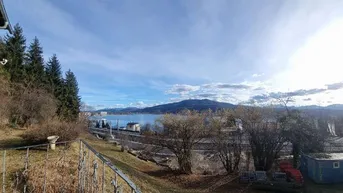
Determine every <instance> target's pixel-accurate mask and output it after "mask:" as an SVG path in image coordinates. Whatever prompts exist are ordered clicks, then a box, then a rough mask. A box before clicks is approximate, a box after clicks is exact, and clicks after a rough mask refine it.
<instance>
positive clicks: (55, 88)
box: [45, 54, 63, 98]
mask: <svg viewBox="0 0 343 193" xmlns="http://www.w3.org/2000/svg"><path fill="white" fill-rule="evenodd" d="M45 73H46V76H47V82H48V88H49V89H48V90H49V91H50V92H51V93H53V94H54V95H55V97H56V98H59V95H61V92H62V83H63V77H62V71H61V65H60V62H59V61H58V59H57V56H56V54H54V55H53V56H52V57H51V58H50V59H49V61H48V62H47V65H46V68H45Z"/></svg>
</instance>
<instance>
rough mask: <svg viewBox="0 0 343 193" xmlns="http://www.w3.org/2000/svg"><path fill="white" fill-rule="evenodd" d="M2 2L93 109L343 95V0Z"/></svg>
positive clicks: (322, 101)
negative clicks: (69, 74)
mask: <svg viewBox="0 0 343 193" xmlns="http://www.w3.org/2000/svg"><path fill="white" fill-rule="evenodd" d="M4 1H5V6H6V9H7V13H8V15H9V17H10V20H11V22H12V24H15V23H19V24H20V25H21V26H22V27H23V29H24V33H25V34H26V36H27V39H28V41H31V40H32V39H33V37H34V36H37V37H38V38H39V39H40V41H41V43H42V45H43V47H44V56H45V57H46V59H47V58H48V57H50V56H51V55H52V54H53V53H56V54H57V56H58V58H59V59H60V62H61V64H62V66H63V70H64V71H66V70H68V69H71V70H72V71H73V72H74V73H75V74H76V76H77V78H78V82H79V88H80V95H81V97H82V101H84V102H85V103H87V104H88V105H92V106H94V107H96V108H102V107H125V106H138V107H144V106H150V105H155V104H162V103H168V102H173V101H179V100H183V99H190V98H199V99H200V98H207V99H213V100H217V101H224V102H231V103H235V104H236V103H252V102H254V103H255V104H259V103H261V104H263V103H269V102H270V100H271V99H272V98H275V97H280V96H282V97H287V96H290V97H292V98H293V99H294V100H295V102H294V103H295V105H311V104H314V105H329V104H334V103H343V97H342V96H343V1H342V0H259V1H254V0H237V1H236V0H211V1H210V0H163V1H160V0H144V1H143V0H125V1H124V0H118V1H117V0H116V1H114V0H73V1H70V0H58V1H55V0H30V1H28V0H4ZM2 33H4V32H2Z"/></svg>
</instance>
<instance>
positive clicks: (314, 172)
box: [300, 153, 343, 184]
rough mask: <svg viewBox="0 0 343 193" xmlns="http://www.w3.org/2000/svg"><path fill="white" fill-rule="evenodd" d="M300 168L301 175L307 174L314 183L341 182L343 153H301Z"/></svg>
mask: <svg viewBox="0 0 343 193" xmlns="http://www.w3.org/2000/svg"><path fill="white" fill-rule="evenodd" d="M341 166H342V167H341ZM300 170H301V172H302V173H303V175H307V176H308V177H309V178H310V179H312V180H313V181H314V182H316V183H320V184H334V183H342V182H343V153H315V154H308V155H302V156H301V166H300Z"/></svg>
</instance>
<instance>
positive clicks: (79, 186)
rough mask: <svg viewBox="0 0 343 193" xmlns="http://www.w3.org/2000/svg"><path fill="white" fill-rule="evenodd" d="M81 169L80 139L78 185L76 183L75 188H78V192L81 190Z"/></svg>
mask: <svg viewBox="0 0 343 193" xmlns="http://www.w3.org/2000/svg"><path fill="white" fill-rule="evenodd" d="M81 169H82V141H81V140H80V154H79V167H78V170H79V172H78V185H77V187H78V188H77V189H78V192H79V193H80V192H81V183H82V182H81V178H82V177H81Z"/></svg>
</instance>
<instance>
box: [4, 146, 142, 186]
mask: <svg viewBox="0 0 343 193" xmlns="http://www.w3.org/2000/svg"><path fill="white" fill-rule="evenodd" d="M56 145H57V146H56V149H55V150H51V149H50V148H49V144H40V145H32V146H23V147H16V148H7V149H1V150H0V156H2V158H1V159H0V167H1V172H2V173H1V174H2V175H1V177H2V180H0V184H1V192H2V193H5V192H24V193H29V192H30V193H31V192H43V193H50V192H51V193H53V192H65V193H67V192H68V193H69V192H79V193H88V192H90V193H93V192H94V193H95V192H96V193H97V192H102V193H104V192H115V193H140V190H139V189H138V188H137V187H136V185H135V184H134V183H133V182H132V181H131V180H130V179H128V177H127V176H126V175H124V174H123V172H121V171H120V170H119V169H118V168H116V167H115V166H114V165H113V164H112V163H111V161H109V159H107V158H106V157H104V156H103V155H101V154H100V153H99V152H97V151H96V150H95V149H93V148H92V147H91V146H90V145H89V144H87V142H85V141H83V140H76V141H64V142H57V143H56Z"/></svg>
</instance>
